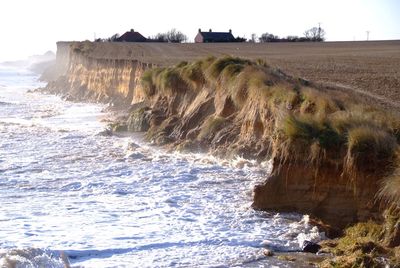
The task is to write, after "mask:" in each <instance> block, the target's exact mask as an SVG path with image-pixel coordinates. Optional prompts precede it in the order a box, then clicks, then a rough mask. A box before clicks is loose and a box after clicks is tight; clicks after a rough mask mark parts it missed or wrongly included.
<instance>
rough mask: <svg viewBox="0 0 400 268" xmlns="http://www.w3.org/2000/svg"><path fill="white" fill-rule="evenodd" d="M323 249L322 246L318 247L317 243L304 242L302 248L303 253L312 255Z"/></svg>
mask: <svg viewBox="0 0 400 268" xmlns="http://www.w3.org/2000/svg"><path fill="white" fill-rule="evenodd" d="M320 249H321V246H320V245H318V244H317V243H314V242H311V241H308V240H304V242H303V245H302V247H301V250H302V251H303V252H310V253H314V254H315V253H317V252H318V251H319V250H320Z"/></svg>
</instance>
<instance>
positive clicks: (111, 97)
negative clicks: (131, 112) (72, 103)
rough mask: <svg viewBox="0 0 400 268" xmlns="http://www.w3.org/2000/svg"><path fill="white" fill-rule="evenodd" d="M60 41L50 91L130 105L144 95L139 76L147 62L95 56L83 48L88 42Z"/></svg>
mask: <svg viewBox="0 0 400 268" xmlns="http://www.w3.org/2000/svg"><path fill="white" fill-rule="evenodd" d="M57 45H58V49H59V50H58V51H57V68H56V70H55V77H54V79H53V81H50V82H49V84H48V86H47V88H46V90H47V91H49V92H51V93H55V94H60V95H62V96H63V97H65V98H66V99H68V100H77V101H94V102H105V103H112V104H113V105H129V104H131V103H135V102H139V101H141V100H142V99H143V94H142V93H141V86H140V77H141V75H142V73H143V71H144V69H146V68H148V64H142V63H140V62H139V61H135V60H123V59H107V58H93V57H91V56H90V53H89V52H88V51H85V50H84V49H85V47H84V46H85V45H88V44H85V43H58V44H57ZM82 46H83V47H82ZM89 46H90V45H89ZM86 49H90V47H89V48H86Z"/></svg>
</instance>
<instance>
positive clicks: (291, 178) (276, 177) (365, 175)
mask: <svg viewBox="0 0 400 268" xmlns="http://www.w3.org/2000/svg"><path fill="white" fill-rule="evenodd" d="M90 50H91V45H88V44H85V43H78V44H72V45H71V44H69V47H66V46H65V44H64V43H63V44H62V51H63V52H60V53H58V54H57V57H60V58H58V59H57V60H58V61H59V62H60V67H59V76H58V78H57V79H56V80H55V81H53V82H50V83H49V84H48V86H47V91H50V92H52V93H57V94H62V95H63V96H65V97H66V98H68V99H72V100H86V101H88V100H89V101H98V102H108V103H113V104H117V105H130V109H129V111H130V114H129V116H127V120H126V121H125V122H121V123H122V124H125V126H123V127H121V129H128V130H130V131H145V132H146V136H147V138H148V140H149V141H151V142H153V143H154V144H157V145H166V146H170V147H171V148H174V149H178V150H182V151H185V150H188V151H208V152H212V153H213V154H215V155H218V156H221V157H234V156H238V155H239V156H243V157H246V158H252V159H257V160H259V161H266V160H269V159H274V163H273V165H274V167H273V173H272V174H271V176H270V177H269V178H268V179H267V178H266V182H265V184H263V185H259V186H257V187H256V188H255V191H254V193H255V194H254V204H253V206H254V207H255V208H257V209H263V210H276V211H298V212H301V213H307V214H311V215H313V216H314V217H317V218H319V219H321V220H323V221H324V222H326V223H328V224H331V225H332V226H333V227H335V228H337V229H341V228H343V227H345V226H346V225H348V224H351V223H354V222H357V221H363V220H368V219H375V220H381V218H382V217H381V210H383V209H384V207H380V206H379V205H378V202H376V201H377V199H376V195H377V193H378V191H379V189H380V187H381V182H382V179H383V178H385V177H387V175H388V174H390V172H392V168H393V167H394V166H395V165H397V164H396V161H397V156H396V155H397V154H396V151H397V150H398V139H397V137H398V136H396V135H398V133H400V130H399V126H400V123H399V122H398V120H397V119H393V118H390V117H389V116H388V115H386V114H384V113H381V112H379V111H376V110H374V109H369V108H368V107H367V108H364V107H362V106H360V105H359V104H358V103H355V102H354V101H353V100H351V99H349V98H348V97H346V96H345V95H344V93H343V92H341V93H340V95H335V92H331V91H327V90H325V89H321V88H316V87H313V86H312V84H311V83H309V82H308V81H305V80H302V79H295V78H292V77H289V76H287V75H285V74H284V73H283V72H281V71H280V70H278V69H274V68H272V67H270V66H268V65H267V64H265V63H264V62H250V61H248V60H243V59H237V58H231V57H227V58H221V59H216V58H207V59H203V60H201V61H197V62H193V63H186V62H183V63H181V64H178V65H176V66H172V67H168V68H152V69H150V67H151V64H144V63H141V62H140V61H138V60H128V59H110V58H99V57H92V56H91V53H90ZM98 53H99V51H97V54H98Z"/></svg>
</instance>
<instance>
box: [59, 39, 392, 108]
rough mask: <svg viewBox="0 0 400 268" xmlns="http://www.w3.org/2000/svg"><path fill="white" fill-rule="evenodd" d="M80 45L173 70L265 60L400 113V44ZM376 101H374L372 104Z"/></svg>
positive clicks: (90, 52) (96, 54)
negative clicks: (211, 61)
mask: <svg viewBox="0 0 400 268" xmlns="http://www.w3.org/2000/svg"><path fill="white" fill-rule="evenodd" d="M58 45H59V47H60V46H64V47H65V46H70V45H72V46H80V47H82V48H85V49H86V50H85V53H86V55H87V56H89V57H92V58H96V59H123V60H138V61H140V62H143V63H148V64H154V65H158V66H171V65H174V64H177V63H179V62H181V61H193V60H198V59H200V58H204V57H206V56H210V55H213V56H217V57H218V56H221V55H224V56H225V55H230V56H235V57H242V58H247V59H251V60H255V59H262V60H264V61H266V62H268V64H270V65H272V66H275V67H278V68H280V69H282V70H285V72H286V73H289V74H290V75H292V76H295V77H302V78H304V79H307V80H311V81H314V82H317V83H323V84H325V85H329V86H332V87H336V88H340V89H341V90H343V91H352V92H354V93H355V94H356V95H362V96H363V97H365V98H366V99H370V102H371V103H374V102H376V101H377V102H378V103H380V104H381V105H382V106H384V107H385V108H388V109H392V108H396V109H397V110H400V91H399V90H398V89H399V88H400V41H370V42H322V43H321V42H318V43H256V44H252V43H219V44H218V43H212V44H211V43H208V44H207V43H204V44H202V43H197V44H194V43H189V44H171V43H120V42H118V43H91V42H59V43H58ZM371 100H372V101H371Z"/></svg>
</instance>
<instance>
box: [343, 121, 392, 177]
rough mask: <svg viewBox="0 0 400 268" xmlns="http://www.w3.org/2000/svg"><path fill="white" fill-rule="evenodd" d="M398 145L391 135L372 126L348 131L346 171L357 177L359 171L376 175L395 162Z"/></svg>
mask: <svg viewBox="0 0 400 268" xmlns="http://www.w3.org/2000/svg"><path fill="white" fill-rule="evenodd" d="M397 147H398V144H397V142H396V140H395V138H394V137H393V135H391V134H390V133H388V132H387V131H385V130H381V129H378V128H376V127H371V126H359V127H354V128H351V129H349V130H348V131H347V155H346V158H345V171H346V172H347V173H348V174H350V175H351V177H356V175H357V173H359V171H368V172H372V173H376V172H377V170H376V169H379V168H381V169H383V170H385V169H386V168H387V165H388V164H391V163H392V162H393V161H394V156H395V151H396V149H397Z"/></svg>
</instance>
